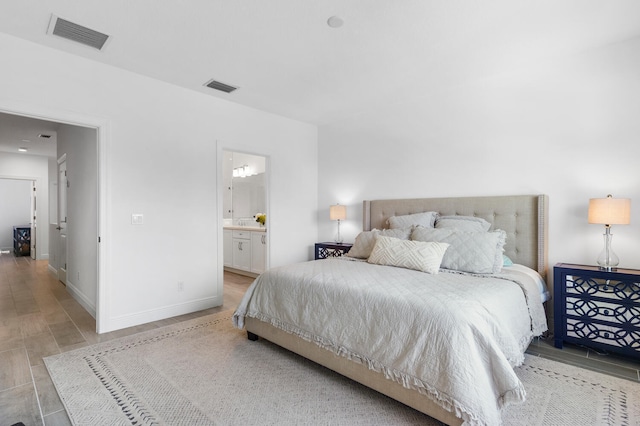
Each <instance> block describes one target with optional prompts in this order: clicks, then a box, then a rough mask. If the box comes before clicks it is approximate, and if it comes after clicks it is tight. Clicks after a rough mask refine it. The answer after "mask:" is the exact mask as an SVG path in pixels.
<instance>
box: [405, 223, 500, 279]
mask: <svg viewBox="0 0 640 426" xmlns="http://www.w3.org/2000/svg"><path fill="white" fill-rule="evenodd" d="M411 239H412V240H416V241H437V242H442V243H447V244H450V247H449V249H448V250H447V252H446V253H445V254H444V257H443V259H442V265H441V267H442V268H444V269H452V270H455V271H463V272H472V273H476V274H489V273H494V274H495V273H498V272H500V271H501V270H502V263H503V260H502V253H503V251H504V245H505V243H506V241H507V233H506V232H504V231H503V230H500V229H497V230H495V231H491V232H469V231H461V230H460V229H457V228H443V229H435V228H434V229H431V228H416V229H414V230H413V232H412V233H411Z"/></svg>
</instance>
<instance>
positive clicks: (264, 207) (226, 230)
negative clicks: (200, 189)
mask: <svg viewBox="0 0 640 426" xmlns="http://www.w3.org/2000/svg"><path fill="white" fill-rule="evenodd" d="M218 154H219V156H220V157H219V158H220V161H219V163H218V164H219V169H218V170H219V182H220V185H219V187H218V195H219V198H218V200H219V205H220V206H221V213H222V214H221V215H220V218H221V220H220V228H221V231H222V239H221V240H222V241H221V244H219V251H220V252H221V253H222V256H220V261H221V262H220V263H219V264H220V265H221V268H220V277H219V282H223V281H224V280H223V271H224V270H226V271H229V272H234V273H237V274H241V275H247V276H250V277H255V276H257V275H259V274H260V273H262V272H264V271H265V270H266V269H268V267H269V258H270V253H269V241H270V234H269V231H270V226H269V225H270V214H269V202H268V201H269V158H268V157H267V156H265V155H262V154H256V153H249V152H242V151H238V150H236V149H222V148H220V147H219V151H218Z"/></svg>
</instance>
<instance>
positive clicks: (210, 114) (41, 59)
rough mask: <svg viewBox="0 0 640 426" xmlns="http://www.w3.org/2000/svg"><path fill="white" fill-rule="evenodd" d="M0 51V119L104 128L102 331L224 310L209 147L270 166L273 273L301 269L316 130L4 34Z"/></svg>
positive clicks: (310, 230)
mask: <svg viewBox="0 0 640 426" xmlns="http://www.w3.org/2000/svg"><path fill="white" fill-rule="evenodd" d="M0 51H2V52H3V67H1V68H0V75H1V76H2V78H1V79H0V93H2V99H0V109H2V108H3V106H4V109H10V108H9V106H11V105H19V106H20V108H22V109H30V108H34V109H38V110H46V111H58V112H60V113H61V114H78V115H82V116H88V117H92V118H95V119H96V120H104V122H105V123H106V125H105V134H106V135H107V139H106V140H100V141H99V151H101V150H102V149H104V153H105V157H106V158H104V161H105V163H106V170H102V172H104V173H105V175H106V177H105V179H106V182H101V184H102V185H104V186H105V187H106V206H102V207H101V208H104V209H105V211H106V216H107V218H106V225H105V226H106V227H107V229H106V231H105V233H104V234H102V235H101V236H102V238H103V244H101V245H100V248H99V250H100V251H101V254H104V256H105V258H106V268H105V269H106V271H101V274H102V273H104V274H106V276H107V277H108V280H107V282H101V284H100V285H101V286H105V289H106V293H105V297H104V299H105V300H103V298H102V297H99V309H98V318H99V319H100V318H102V319H103V320H102V321H100V326H101V331H109V330H113V329H118V328H123V327H126V326H130V325H134V324H139V323H143V322H148V321H152V320H155V319H160V318H165V317H169V316H172V315H177V314H180V313H185V312H189V311H193V310H196V309H201V308H203V307H207V306H213V305H215V304H220V303H221V302H222V300H221V299H222V282H220V281H219V280H218V272H219V271H220V270H221V268H222V264H221V260H222V256H221V254H220V256H219V253H218V239H222V232H221V231H222V230H221V229H218V216H219V215H220V214H221V210H222V206H221V205H218V202H217V178H218V173H217V164H218V158H217V153H218V148H217V144H216V141H219V143H220V144H221V145H222V146H223V147H224V148H228V149H230V150H234V151H243V152H251V153H254V154H260V155H265V156H267V157H268V159H269V162H270V170H271V172H270V176H269V181H270V186H271V191H270V226H269V232H270V238H269V240H270V251H271V258H270V260H271V266H277V265H282V264H285V263H290V262H295V261H299V260H306V259H308V255H309V252H310V247H311V246H312V244H313V242H314V241H315V238H316V236H317V220H316V218H317V208H316V206H317V204H316V203H317V129H316V127H315V126H311V125H308V124H304V123H300V122H296V121H293V120H289V119H285V118H282V117H278V116H275V115H271V114H266V113H264V112H261V111H257V110H254V109H250V108H246V107H243V106H240V105H237V104H234V103H232V102H227V101H224V100H220V99H218V98H215V97H213V96H207V95H203V94H200V93H196V92H192V91H188V90H184V89H181V88H178V87H176V86H171V85H168V84H165V83H162V82H160V81H157V80H153V79H150V78H146V77H142V76H140V75H137V74H133V73H130V72H126V71H123V70H120V69H116V68H112V67H108V66H105V65H102V64H99V63H97V62H93V61H89V60H85V59H82V58H78V57H75V56H73V55H68V54H65V53H62V52H59V51H56V50H53V49H49V48H45V47H42V46H39V45H36V44H33V43H30V42H27V41H24V40H21V39H17V38H14V37H10V36H7V35H4V34H0ZM42 64H47V66H46V67H45V66H43V65H42ZM205 80H206V79H205ZM230 99H232V95H230ZM3 102H4V104H3ZM48 118H55V117H48ZM291 159H296V162H295V163H294V164H292V162H291ZM292 175H295V176H296V179H295V180H294V179H291V178H290V177H291V176H292ZM133 213H142V214H144V224H143V225H132V224H131V215H132V214H133ZM220 223H222V221H221V220H220ZM102 231H103V230H101V232H102ZM103 251H104V253H103ZM179 281H181V282H184V290H183V291H178V285H177V283H178V282H179ZM101 290H102V289H101ZM101 290H100V291H99V295H101V294H102V293H101ZM101 309H102V311H101Z"/></svg>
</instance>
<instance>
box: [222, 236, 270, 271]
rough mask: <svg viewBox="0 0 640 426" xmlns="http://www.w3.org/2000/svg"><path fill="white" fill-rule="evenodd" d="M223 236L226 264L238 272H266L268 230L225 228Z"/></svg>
mask: <svg viewBox="0 0 640 426" xmlns="http://www.w3.org/2000/svg"><path fill="white" fill-rule="evenodd" d="M223 236H224V242H223V250H224V253H223V258H224V266H226V267H229V268H233V269H234V270H236V272H239V271H245V272H250V273H251V274H261V273H263V272H264V270H265V269H266V266H267V233H266V231H248V230H247V231H245V230H242V229H224V230H223ZM251 276H253V275H251Z"/></svg>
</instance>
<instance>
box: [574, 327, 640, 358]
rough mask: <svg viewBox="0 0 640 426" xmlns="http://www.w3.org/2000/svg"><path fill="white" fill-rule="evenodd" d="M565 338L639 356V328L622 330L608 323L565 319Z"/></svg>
mask: <svg viewBox="0 0 640 426" xmlns="http://www.w3.org/2000/svg"><path fill="white" fill-rule="evenodd" d="M566 337H567V338H569V339H571V338H573V339H577V340H581V341H588V343H597V344H599V345H603V346H608V347H609V348H608V349H610V350H615V349H625V350H629V349H632V350H634V351H636V352H637V355H638V356H640V328H638V327H631V328H628V327H627V328H622V327H616V326H615V325H613V324H610V323H599V322H596V321H590V320H581V319H576V318H567V336H566ZM603 346H600V347H603Z"/></svg>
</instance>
